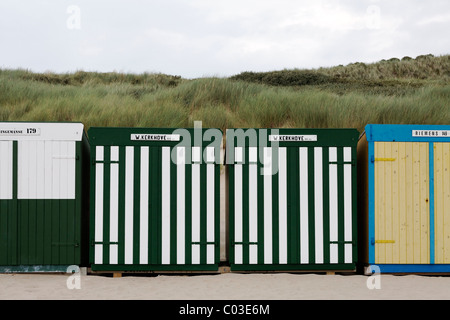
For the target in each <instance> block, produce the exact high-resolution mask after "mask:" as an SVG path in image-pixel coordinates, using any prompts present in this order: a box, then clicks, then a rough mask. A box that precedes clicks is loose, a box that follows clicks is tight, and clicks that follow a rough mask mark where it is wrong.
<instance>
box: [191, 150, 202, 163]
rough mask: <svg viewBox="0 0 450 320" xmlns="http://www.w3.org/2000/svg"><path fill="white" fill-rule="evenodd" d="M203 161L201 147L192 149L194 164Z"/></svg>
mask: <svg viewBox="0 0 450 320" xmlns="http://www.w3.org/2000/svg"><path fill="white" fill-rule="evenodd" d="M201 160H202V159H201V149H200V147H192V162H201Z"/></svg>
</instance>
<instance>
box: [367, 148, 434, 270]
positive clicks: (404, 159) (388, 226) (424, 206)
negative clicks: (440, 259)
mask: <svg viewBox="0 0 450 320" xmlns="http://www.w3.org/2000/svg"><path fill="white" fill-rule="evenodd" d="M375 158H380V159H396V160H395V161H378V162H375V244H376V245H375V262H376V263H380V264H383V263H384V264H398V263H402V264H413V263H416V264H419V263H422V264H427V263H429V261H430V259H429V163H428V162H429V144H428V143H414V142H375Z"/></svg>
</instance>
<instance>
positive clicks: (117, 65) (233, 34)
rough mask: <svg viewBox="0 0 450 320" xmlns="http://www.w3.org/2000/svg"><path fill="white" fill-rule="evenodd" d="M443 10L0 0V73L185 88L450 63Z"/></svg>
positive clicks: (280, 2) (409, 5) (419, 4)
mask: <svg viewBox="0 0 450 320" xmlns="http://www.w3.org/2000/svg"><path fill="white" fill-rule="evenodd" d="M449 30H450V1H449V0H428V1H423V0H390V1H386V0H359V1H357V0H314V1H304V0H276V1H275V0H270V1H268V0H147V1H144V0H123V1H117V0H115V1H114V0H109V1H103V0H101V1H100V0H85V1H84V0H83V1H82V0H47V1H45V0H1V1H0V68H24V69H29V70H32V71H36V72H45V71H52V72H74V71H77V70H85V71H99V72H110V71H117V72H132V73H143V72H161V73H167V74H172V75H180V76H182V77H184V78H196V77H204V76H220V77H222V76H230V75H234V74H237V73H240V72H243V71H273V70H281V69H285V68H286V69H292V68H300V69H303V68H308V69H309V68H318V67H327V66H334V65H339V64H344V65H346V64H348V63H352V62H366V63H371V62H376V61H379V60H381V59H389V58H392V57H397V58H402V57H404V56H410V57H412V58H415V57H416V56H418V55H421V54H428V53H432V54H434V55H444V54H449V53H450V36H449Z"/></svg>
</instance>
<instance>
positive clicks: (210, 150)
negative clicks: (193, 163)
mask: <svg viewBox="0 0 450 320" xmlns="http://www.w3.org/2000/svg"><path fill="white" fill-rule="evenodd" d="M214 151H215V149H214V147H207V148H206V162H208V163H214V161H215V152H214Z"/></svg>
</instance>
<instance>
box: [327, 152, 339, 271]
mask: <svg viewBox="0 0 450 320" xmlns="http://www.w3.org/2000/svg"><path fill="white" fill-rule="evenodd" d="M329 156H330V162H335V161H337V150H336V148H334V147H332V148H330V151H329ZM337 180H338V179H337V165H336V164H330V241H337V240H338V189H337V188H338V182H337ZM330 263H338V245H337V244H334V243H333V244H330Z"/></svg>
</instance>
